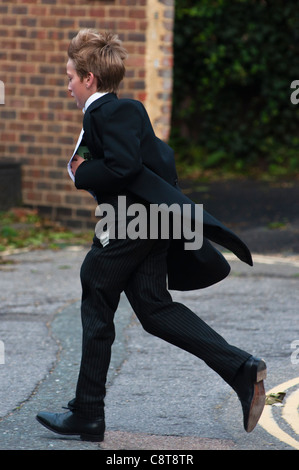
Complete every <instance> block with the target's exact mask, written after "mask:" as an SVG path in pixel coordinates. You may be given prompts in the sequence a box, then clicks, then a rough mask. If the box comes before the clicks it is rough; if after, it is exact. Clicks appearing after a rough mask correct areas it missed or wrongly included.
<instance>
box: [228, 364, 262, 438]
mask: <svg viewBox="0 0 299 470" xmlns="http://www.w3.org/2000/svg"><path fill="white" fill-rule="evenodd" d="M266 376H267V367H266V363H265V362H264V361H263V359H259V358H257V357H254V356H251V357H250V358H249V359H248V360H247V361H246V362H245V363H244V364H243V365H242V366H241V368H240V370H239V372H238V374H237V376H236V378H235V380H234V382H233V384H232V388H233V389H234V390H235V391H236V392H237V395H238V397H239V400H240V402H241V405H242V409H243V416H244V428H245V431H247V432H251V431H252V430H253V429H254V428H255V426H256V425H257V423H258V420H259V419H260V417H261V414H262V412H263V409H264V406H265V398H266V397H265V389H264V382H263V381H264V379H265V378H266Z"/></svg>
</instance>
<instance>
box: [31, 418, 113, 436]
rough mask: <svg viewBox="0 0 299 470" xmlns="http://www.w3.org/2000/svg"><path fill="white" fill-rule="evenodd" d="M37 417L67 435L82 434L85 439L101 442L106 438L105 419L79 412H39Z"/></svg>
mask: <svg viewBox="0 0 299 470" xmlns="http://www.w3.org/2000/svg"><path fill="white" fill-rule="evenodd" d="M36 419H37V421H38V422H39V423H41V424H42V425H43V426H45V427H46V428H48V429H50V430H51V431H54V432H56V433H57V434H64V435H65V436H80V438H81V439H82V440H83V441H95V442H101V441H103V440H104V432H105V420H104V418H103V417H100V418H94V419H90V418H83V417H81V416H78V414H77V413H73V412H72V411H67V412H66V413H47V412H41V413H38V414H37V416H36Z"/></svg>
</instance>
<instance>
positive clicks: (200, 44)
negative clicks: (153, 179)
mask: <svg viewBox="0 0 299 470" xmlns="http://www.w3.org/2000/svg"><path fill="white" fill-rule="evenodd" d="M294 80H299V5H298V1H292V0H291V1H289V0H288V1H287V2H285V1H279V0H274V1H271V0H176V9H175V29H174V87H173V116H172V132H171V138H170V141H171V145H172V146H173V147H174V148H175V150H176V154H177V158H178V160H179V161H180V162H183V163H184V164H185V165H186V166H197V167H200V168H202V169H208V168H217V167H218V168H222V169H223V170H228V171H231V170H233V171H236V172H246V171H251V170H255V169H256V170H260V169H261V170H263V171H268V172H270V173H273V174H283V173H284V172H296V171H298V170H299V154H298V150H299V104H298V105H297V106H296V105H294V104H292V103H291V99H290V97H291V94H292V92H293V91H294V90H292V89H291V83H292V82H293V81H294ZM298 97H299V94H298Z"/></svg>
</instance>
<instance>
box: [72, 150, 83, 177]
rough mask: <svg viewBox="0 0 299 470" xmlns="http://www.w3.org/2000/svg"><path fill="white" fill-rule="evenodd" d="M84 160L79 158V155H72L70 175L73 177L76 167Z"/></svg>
mask: <svg viewBox="0 0 299 470" xmlns="http://www.w3.org/2000/svg"><path fill="white" fill-rule="evenodd" d="M84 161H85V160H84V158H82V157H80V156H79V155H77V154H76V155H74V157H73V159H72V161H71V170H72V173H73V175H74V176H75V174H76V171H77V168H78V166H80V165H81V163H82V162H84Z"/></svg>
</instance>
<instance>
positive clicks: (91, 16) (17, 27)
mask: <svg viewBox="0 0 299 470" xmlns="http://www.w3.org/2000/svg"><path fill="white" fill-rule="evenodd" d="M172 23H173V0H108V1H102V0H1V1H0V24H1V27H0V80H2V82H3V83H4V84H5V104H3V105H1V106H0V132H1V142H0V160H3V159H6V160H7V159H14V160H17V161H21V162H22V186H23V187H22V193H23V203H24V204H25V205H29V206H31V207H37V208H39V209H40V210H41V211H42V212H43V213H47V214H48V215H51V217H53V218H55V219H56V220H61V221H62V222H63V223H66V224H68V225H72V226H73V227H78V228H81V227H89V226H94V219H93V216H94V210H95V204H94V201H93V200H92V198H91V197H90V196H89V195H88V194H86V193H85V192H83V191H77V190H76V189H75V188H74V186H73V183H72V182H71V180H70V179H69V177H68V175H67V173H66V163H67V161H68V159H69V157H70V155H71V154H72V151H73V148H74V145H75V143H76V141H77V137H78V134H79V132H80V129H81V124H82V113H81V111H80V110H78V109H77V107H76V104H75V102H74V100H73V99H72V98H70V97H69V95H68V93H67V77H66V61H67V56H66V51H67V47H68V44H69V41H70V39H71V38H72V37H73V36H75V34H76V33H77V31H78V30H79V29H81V28H84V27H91V28H96V29H98V30H102V31H103V30H110V31H114V32H117V33H118V34H119V36H120V37H121V39H122V40H123V41H124V45H125V47H126V48H127V50H128V52H129V58H128V60H127V62H126V66H127V74H126V78H125V81H124V83H123V85H122V87H121V90H120V93H119V96H120V97H131V98H135V99H139V100H141V101H143V102H144V103H145V105H146V107H147V108H148V111H149V114H150V117H151V119H152V122H153V125H154V127H155V129H156V132H157V134H158V135H159V136H160V137H161V138H163V139H167V137H168V133H169V122H170V113H171V70H172V47H171V46H172V26H173V24H172ZM0 171H1V170H0Z"/></svg>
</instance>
